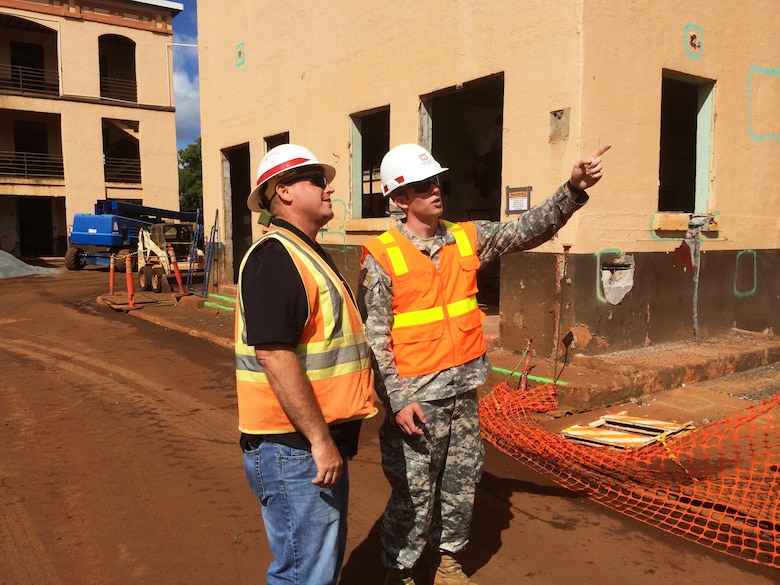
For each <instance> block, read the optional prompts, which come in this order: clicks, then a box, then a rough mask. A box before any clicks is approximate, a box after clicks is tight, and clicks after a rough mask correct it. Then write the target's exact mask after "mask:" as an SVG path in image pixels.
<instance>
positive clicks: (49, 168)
mask: <svg viewBox="0 0 780 585" xmlns="http://www.w3.org/2000/svg"><path fill="white" fill-rule="evenodd" d="M0 176H3V177H17V178H20V179H40V178H55V179H64V178H65V170H64V166H63V164H62V155H61V154H40V153H37V152H2V151H0Z"/></svg>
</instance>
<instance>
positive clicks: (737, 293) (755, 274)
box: [734, 250, 758, 299]
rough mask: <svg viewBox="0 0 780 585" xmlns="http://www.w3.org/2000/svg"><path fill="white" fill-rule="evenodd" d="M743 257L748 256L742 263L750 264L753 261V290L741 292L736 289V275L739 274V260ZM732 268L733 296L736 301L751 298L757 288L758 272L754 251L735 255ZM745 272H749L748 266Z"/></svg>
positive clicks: (742, 251) (743, 251)
mask: <svg viewBox="0 0 780 585" xmlns="http://www.w3.org/2000/svg"><path fill="white" fill-rule="evenodd" d="M743 255H748V257H747V258H746V259H745V260H744V262H750V261H751V259H752V261H753V288H752V289H750V290H747V291H742V290H739V289H738V288H737V275H738V274H739V263H740V258H741V257H742V256H743ZM735 264H736V265H735V266H734V296H735V297H737V298H738V299H744V298H745V297H749V296H752V295H754V294H756V288H758V270H757V264H756V251H755V250H741V251H740V252H738V253H737V259H736V262H735ZM747 270H748V271H749V270H750V266H748V268H747Z"/></svg>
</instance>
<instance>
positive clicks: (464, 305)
mask: <svg viewBox="0 0 780 585" xmlns="http://www.w3.org/2000/svg"><path fill="white" fill-rule="evenodd" d="M478 307H479V304H478V303H477V297H476V296H471V297H469V298H467V299H463V300H462V301H456V302H454V303H450V304H449V305H447V307H446V308H447V315H449V316H450V317H459V316H460V315H465V314H466V313H468V312H469V311H473V310H475V309H477V308H478ZM442 320H444V309H442V308H441V307H433V308H432V309H423V310H421V311H407V312H405V313H398V314H397V315H395V317H393V327H410V326H412V325H425V324H427V323H435V322H436V321H442Z"/></svg>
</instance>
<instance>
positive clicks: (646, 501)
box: [480, 382, 780, 568]
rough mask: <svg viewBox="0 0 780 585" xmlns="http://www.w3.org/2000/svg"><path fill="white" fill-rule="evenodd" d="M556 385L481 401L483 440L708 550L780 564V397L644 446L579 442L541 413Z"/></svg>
mask: <svg viewBox="0 0 780 585" xmlns="http://www.w3.org/2000/svg"><path fill="white" fill-rule="evenodd" d="M556 407H557V401H556V399H555V388H554V386H553V385H552V384H549V385H545V386H538V387H534V388H528V390H527V392H526V393H524V394H522V393H521V392H520V391H519V390H516V389H515V388H513V387H512V386H510V385H509V384H508V383H506V382H502V383H500V384H498V385H496V386H495V387H494V388H493V389H492V390H491V391H490V392H489V393H488V394H487V395H486V396H484V397H483V398H482V399H481V400H480V417H481V424H482V434H483V437H484V438H485V439H486V440H487V441H488V442H489V443H491V444H492V445H493V446H495V447H496V448H497V449H499V450H500V451H503V452H504V453H506V454H507V455H509V456H511V457H513V458H514V459H517V460H519V461H522V462H523V463H526V464H528V465H529V466H531V467H533V468H534V469H536V470H537V471H539V472H542V473H545V474H547V475H550V476H552V479H553V480H554V481H556V482H557V483H558V484H560V485H562V486H564V487H566V488H569V489H571V490H573V491H575V492H577V493H579V494H582V495H584V496H587V497H589V498H591V499H593V500H595V501H597V502H599V503H601V504H603V505H605V506H608V507H610V508H612V509H614V510H617V511H619V512H621V513H623V514H626V515H627V516H631V517H632V518H635V519H637V520H640V521H642V522H645V523H647V524H650V525H652V526H655V527H657V528H661V529H662V530H666V531H668V532H670V533H672V534H676V535H678V536H682V537H684V538H687V539H689V540H692V541H694V542H697V543H699V544H702V545H704V546H708V547H710V548H712V549H715V550H718V551H721V552H724V553H727V554H730V555H733V556H736V557H739V558H741V559H746V560H748V561H753V562H756V563H760V564H763V565H768V566H770V567H775V568H780V498H779V497H778V496H779V495H780V428H778V427H777V426H776V425H777V424H778V422H780V419H779V418H778V416H779V415H780V410H779V409H778V407H780V396H775V397H772V398H770V399H768V400H765V401H764V402H762V403H760V404H755V405H752V406H750V407H748V408H745V409H744V410H742V411H739V412H737V413H734V414H732V415H730V416H728V417H727V418H724V419H722V420H719V421H714V422H710V423H708V424H706V425H703V426H700V427H698V428H695V429H693V430H690V431H687V432H685V433H683V434H680V435H676V436H667V437H665V438H664V437H663V436H662V437H661V439H660V440H658V441H656V442H654V443H651V444H650V445H647V446H644V447H640V448H630V449H619V448H616V447H611V446H600V445H599V446H595V445H586V444H581V443H578V442H574V441H572V440H570V439H567V438H566V437H564V436H563V435H561V434H558V433H554V432H551V431H549V430H547V429H545V428H544V427H543V426H542V425H541V424H540V422H539V421H538V419H537V418H536V416H535V413H539V412H545V411H548V410H552V409H554V408H556Z"/></svg>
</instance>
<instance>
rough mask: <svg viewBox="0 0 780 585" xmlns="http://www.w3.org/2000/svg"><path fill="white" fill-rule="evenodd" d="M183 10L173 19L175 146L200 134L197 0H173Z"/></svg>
mask: <svg viewBox="0 0 780 585" xmlns="http://www.w3.org/2000/svg"><path fill="white" fill-rule="evenodd" d="M175 1H177V2H179V3H181V4H183V5H184V10H183V11H182V12H180V13H179V14H178V15H177V16H176V17H175V18H174V19H173V94H174V100H175V105H176V149H177V150H182V149H184V148H186V147H187V145H189V144H192V143H193V142H195V139H196V138H200V80H199V78H198V49H197V48H195V47H185V46H181V45H196V44H197V43H198V13H197V0H175Z"/></svg>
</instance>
